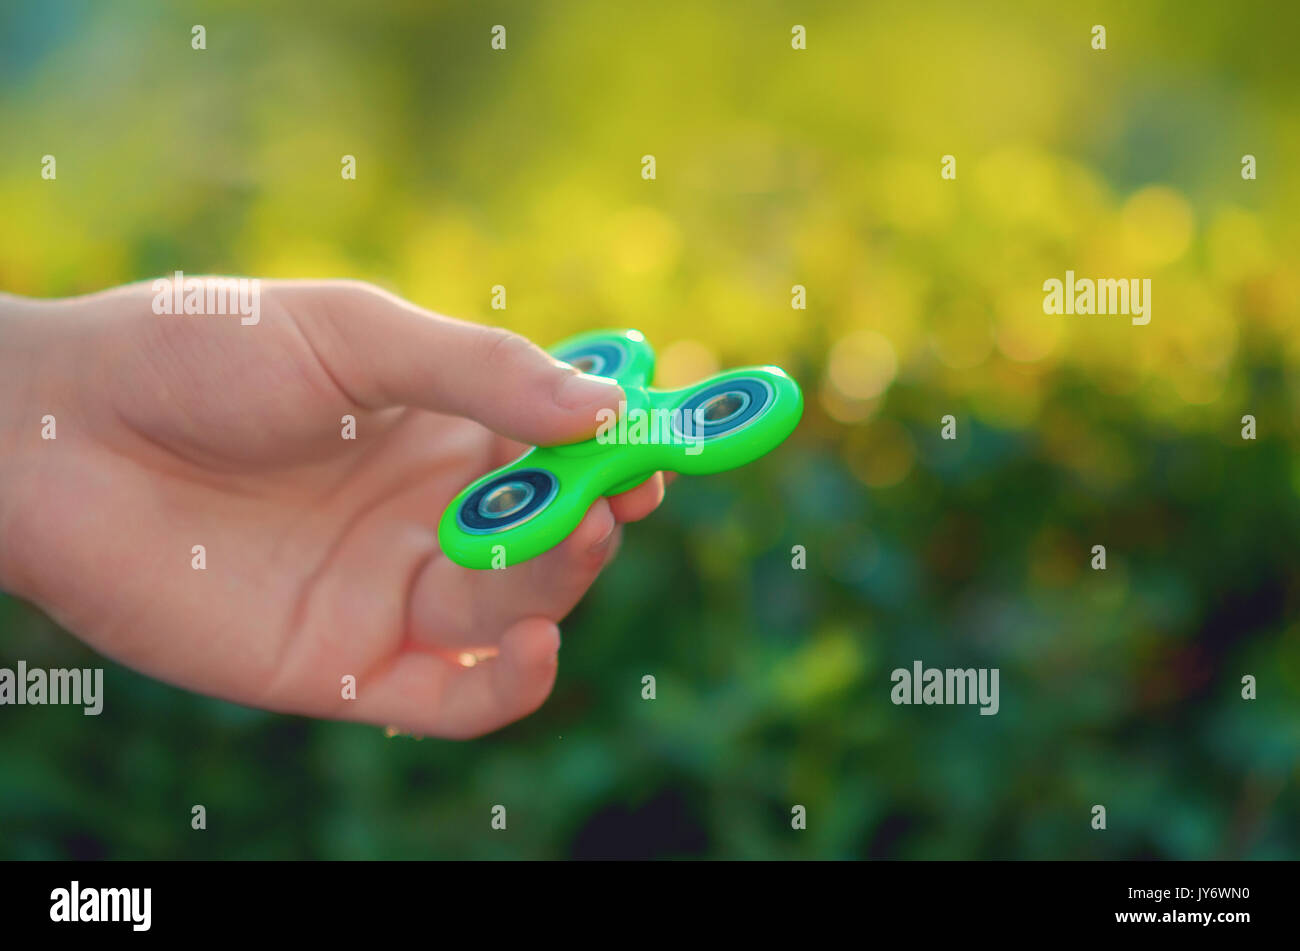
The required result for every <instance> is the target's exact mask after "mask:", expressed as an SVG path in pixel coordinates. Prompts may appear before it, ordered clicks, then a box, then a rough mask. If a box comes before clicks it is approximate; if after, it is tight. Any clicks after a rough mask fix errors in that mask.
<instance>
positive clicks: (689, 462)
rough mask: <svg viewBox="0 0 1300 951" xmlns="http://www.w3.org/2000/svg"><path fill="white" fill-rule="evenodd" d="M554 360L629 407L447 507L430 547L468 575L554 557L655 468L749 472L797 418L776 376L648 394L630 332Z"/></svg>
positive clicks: (591, 340)
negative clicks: (611, 390)
mask: <svg viewBox="0 0 1300 951" xmlns="http://www.w3.org/2000/svg"><path fill="white" fill-rule="evenodd" d="M551 354H552V355H553V356H555V357H556V358H557V359H560V360H563V361H565V362H566V363H569V364H572V365H573V366H574V367H576V368H578V369H579V370H582V371H583V372H585V373H591V374H594V375H597V376H605V377H610V378H612V379H614V380H616V381H618V383H619V385H620V386H622V387H623V391H624V393H625V394H626V395H627V402H626V405H625V406H624V407H623V408H622V410H621V412H620V413H618V414H615V413H613V412H611V413H609V414H608V416H607V417H603V418H599V419H598V420H597V422H598V424H599V428H598V429H597V432H596V436H595V438H593V439H588V440H586V441H585V442H579V443H571V444H569V445H565V446H547V447H537V448H533V449H530V450H528V452H526V453H524V454H523V455H522V456H520V457H519V458H518V459H516V460H515V461H514V462H512V463H511V464H510V465H508V466H505V467H503V468H501V469H498V470H496V471H495V472H491V473H489V474H487V475H485V476H484V477H483V478H481V479H479V480H477V481H476V482H474V483H472V484H471V485H469V486H468V487H467V488H465V490H464V491H462V492H461V493H460V494H459V495H457V496H456V498H454V499H452V501H451V504H450V505H448V506H447V510H446V511H445V512H443V514H442V521H441V523H440V524H439V526H438V541H439V543H440V544H441V545H442V550H443V551H444V552H445V553H446V554H447V557H449V558H450V559H451V560H452V561H454V562H456V563H457V564H459V565H464V566H465V567H466V568H492V567H500V566H502V565H503V564H504V565H514V564H518V563H519V562H521V561H527V560H528V559H529V558H533V557H535V556H537V555H540V554H541V553H542V552H544V551H547V550H548V549H550V548H554V547H555V546H556V545H558V544H559V543H560V542H562V541H564V539H565V538H566V537H567V536H568V535H569V533H571V532H572V531H573V530H574V529H575V528H577V527H578V523H579V522H581V521H582V518H583V516H584V515H586V514H587V510H588V509H590V508H591V506H592V503H594V502H595V501H596V500H597V499H598V498H600V497H601V496H605V495H617V494H618V493H620V492H626V491H627V490H628V489H631V488H635V487H636V486H638V485H640V484H641V483H642V482H644V481H645V480H646V479H648V478H649V477H650V476H651V475H652V474H654V473H655V472H657V471H659V470H668V471H673V472H681V473H685V474H688V475H704V474H707V473H711V472H722V471H725V470H727V469H734V468H736V467H737V466H743V465H744V464H745V463H747V462H753V461H754V460H755V459H757V458H759V457H760V456H762V455H764V454H766V453H768V452H770V451H771V450H773V449H775V448H776V447H777V446H779V445H780V444H781V443H782V442H783V441H784V440H785V438H786V437H787V436H789V435H790V433H791V432H793V431H794V428H795V426H796V425H797V424H798V422H799V418H800V416H802V415H803V394H802V393H800V391H799V386H798V384H796V383H795V382H794V380H792V379H790V377H789V376H788V375H787V374H786V373H785V371H784V370H781V369H780V368H779V367H772V366H767V367H744V368H742V369H739V370H730V371H728V372H726V373H720V374H718V375H717V376H714V377H710V378H709V379H707V380H705V381H703V382H702V383H697V384H695V385H694V386H688V387H685V388H684V389H680V390H657V389H653V388H652V387H651V386H650V381H651V378H652V377H653V375H654V359H655V358H654V350H652V349H651V347H650V344H648V343H646V339H645V337H643V336H642V335H641V334H640V333H639V332H637V331H635V330H605V331H596V332H593V333H586V334H581V335H579V336H577V337H571V338H569V339H568V340H565V341H564V342H563V343H560V344H558V345H556V346H555V347H553V348H552V349H551Z"/></svg>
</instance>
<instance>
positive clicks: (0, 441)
mask: <svg viewBox="0 0 1300 951" xmlns="http://www.w3.org/2000/svg"><path fill="white" fill-rule="evenodd" d="M61 304H62V302H60V301H42V300H33V299H30V298H23V297H14V296H12V295H8V294H3V293H0V590H7V591H14V592H16V593H21V585H20V584H19V583H18V581H17V580H16V577H15V575H16V573H17V571H18V566H20V565H21V562H22V558H23V553H22V552H21V551H20V550H18V549H19V548H21V539H22V531H21V530H19V529H18V528H17V526H18V515H19V514H20V513H21V512H22V510H23V508H24V506H25V505H27V504H28V503H27V498H28V487H29V486H32V485H34V484H36V483H37V482H38V481H39V480H38V477H37V475H36V469H37V467H38V465H40V464H42V463H43V462H44V461H45V460H44V459H43V457H44V456H46V455H47V454H48V453H45V452H42V451H41V449H42V447H43V446H45V447H48V446H50V445H52V443H50V442H49V441H48V437H50V436H53V435H54V434H55V433H56V432H57V430H56V429H55V426H56V425H57V422H55V423H54V424H53V425H51V426H48V427H47V426H45V425H44V423H43V420H44V419H45V418H46V417H54V416H55V414H56V412H57V410H56V408H55V407H54V405H53V403H50V402H49V401H48V400H47V399H46V397H45V395H44V394H45V393H46V392H48V390H47V389H46V387H45V385H44V384H43V383H42V376H43V374H44V373H45V371H46V370H48V369H50V362H51V360H53V359H54V358H55V357H56V355H57V354H56V352H55V351H54V350H53V348H51V347H50V346H49V344H48V343H47V338H48V337H50V332H49V331H50V327H49V325H48V323H47V321H48V320H49V318H50V317H51V316H52V315H53V313H54V311H55V310H57V309H58V307H59V306H60V305H61ZM43 430H44V432H45V436H46V438H43V435H42V433H43ZM27 521H28V520H24V522H27Z"/></svg>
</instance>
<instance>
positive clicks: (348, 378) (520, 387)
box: [285, 282, 624, 445]
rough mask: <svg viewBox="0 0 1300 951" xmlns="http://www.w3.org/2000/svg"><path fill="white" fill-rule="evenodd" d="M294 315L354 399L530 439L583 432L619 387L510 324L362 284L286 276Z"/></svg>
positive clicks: (552, 440) (613, 404)
mask: <svg viewBox="0 0 1300 951" xmlns="http://www.w3.org/2000/svg"><path fill="white" fill-rule="evenodd" d="M285 289H286V291H287V294H288V296H289V298H290V300H291V306H290V308H289V310H290V313H292V314H293V316H294V320H295V321H296V323H297V324H298V326H299V327H300V328H301V330H302V332H303V333H304V335H306V337H307V338H308V342H309V343H310V345H311V347H312V349H313V350H315V352H316V355H317V357H318V358H319V359H320V361H321V362H322V363H323V364H324V365H325V368H326V370H327V372H329V373H330V375H331V376H332V377H333V378H334V380H335V382H336V383H337V384H338V386H339V387H340V388H341V389H342V390H343V391H344V392H345V393H346V394H347V395H348V397H349V398H350V399H351V400H352V401H353V402H354V403H356V404H357V405H358V406H360V407H362V408H364V409H371V410H374V409H381V408H384V407H388V406H416V407H420V408H422V409H427V410H432V411H434V412H438V413H449V414H453V415H456V416H465V417H468V418H469V419H473V420H476V421H478V422H480V423H482V424H483V425H484V426H486V427H488V428H489V429H491V430H493V431H495V432H497V433H500V434H501V435H503V436H507V437H509V438H511V439H515V440H518V441H520V442H525V443H529V444H532V445H555V444H558V443H566V442H576V441H578V440H580V439H587V438H590V437H591V435H592V434H593V433H594V432H595V431H596V426H597V423H598V419H597V413H599V412H600V411H601V410H602V409H612V410H615V411H617V409H618V405H619V401H620V400H622V399H623V398H624V397H623V391H622V389H621V388H620V387H619V386H618V384H616V383H613V382H611V381H610V380H607V379H605V378H603V377H595V376H590V375H588V374H585V373H579V372H578V371H577V370H575V369H574V368H573V367H571V366H569V365H568V364H567V363H562V362H560V361H558V360H556V359H555V358H553V357H551V356H550V355H548V354H547V353H546V352H545V351H544V350H542V349H541V348H539V347H538V346H536V345H535V344H533V343H532V342H530V341H529V340H528V339H526V338H525V337H522V336H520V335H519V334H516V333H511V332H509V331H506V330H502V329H501V328H499V327H485V326H482V325H481V324H474V323H469V322H467V321H463V320H455V319H453V318H451V317H444V316H442V315H441V314H435V313H433V312H431V311H427V310H424V309H422V308H419V307H416V306H415V305H414V304H411V303H409V302H408V301H404V300H402V299H401V298H399V297H396V296H394V295H392V294H389V293H387V292H385V291H382V290H380V289H379V288H376V287H372V286H370V285H367V284H358V283H351V282H337V283H330V284H323V285H322V284H314V285H292V284H290V285H286V287H285Z"/></svg>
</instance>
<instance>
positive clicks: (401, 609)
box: [0, 282, 664, 738]
mask: <svg viewBox="0 0 1300 951" xmlns="http://www.w3.org/2000/svg"><path fill="white" fill-rule="evenodd" d="M154 297H155V293H154V290H153V289H152V288H151V286H150V285H148V284H139V285H132V286H128V287H123V288H119V289H116V290H113V291H109V292H106V293H103V294H96V295H92V296H89V297H83V298H76V299H71V300H62V301H50V302H33V301H23V300H18V299H14V298H0V354H3V356H2V357H0V361H2V362H3V366H0V389H2V392H0V396H3V399H0V450H3V453H2V455H0V458H3V462H0V585H3V586H4V587H6V588H7V589H8V590H11V591H13V592H15V593H17V594H20V595H22V596H24V597H27V598H29V599H31V600H32V601H34V602H35V603H36V604H38V605H40V606H41V607H42V608H44V609H45V610H46V611H47V612H48V613H49V614H50V615H51V616H52V617H54V618H55V620H57V621H58V622H59V623H60V624H62V625H63V626H64V627H66V628H67V629H68V630H70V631H72V632H74V633H76V634H77V635H78V636H79V637H81V638H83V639H84V640H85V641H86V642H87V643H89V644H91V645H92V646H94V647H95V648H96V649H98V650H100V651H102V652H103V653H105V654H107V655H109V656H111V657H113V658H115V659H117V660H118V661H120V662H122V663H124V664H127V665H128V666H131V667H133V668H136V669H137V670H140V671H143V672H145V673H147V674H150V675H152V676H154V677H158V678H160V679H163V680H166V681H169V682H171V683H174V684H177V685H179V686H182V687H185V688H188V689H191V690H195V691H199V692H202V693H206V694H211V695H213V696H217V697H222V698H225V699H228V700H233V701H236V702H239V703H244V704H248V705H252V706H258V707H265V708H267V709H271V710H279V711H285V712H294V713H302V714H307V715H311V716H318V717H329V718H340V719H349V720H361V721H365V722H370V723H375V724H381V725H394V726H396V727H398V728H399V729H402V730H404V731H407V732H413V733H418V734H421V735H438V736H444V737H461V738H463V737H470V736H476V735H479V734H482V733H484V732H487V731H489V730H493V729H496V728H498V727H500V726H502V725H504V724H506V723H509V722H511V721H513V720H516V719H518V718H519V717H522V716H525V715H527V714H528V713H531V712H532V711H533V710H535V709H536V708H537V707H538V706H539V705H540V704H541V703H542V702H543V700H545V698H546V697H547V695H548V694H549V693H550V690H551V687H552V685H553V683H554V680H555V672H556V658H557V650H558V648H559V645H560V636H559V631H558V629H557V627H556V624H557V622H558V621H559V620H560V619H561V618H563V617H564V616H565V615H566V614H567V613H568V612H569V611H570V610H571V609H572V608H573V606H574V605H575V604H576V603H577V602H578V600H579V599H580V598H581V597H582V595H583V593H584V592H585V591H586V590H587V588H588V587H590V586H591V584H592V582H593V581H594V580H595V578H596V576H597V574H598V573H599V572H600V570H601V568H602V567H603V566H604V565H605V564H606V562H608V560H609V559H610V557H612V555H613V553H614V551H615V549H616V548H617V545H618V539H619V529H618V523H620V522H627V521H633V520H636V519H639V518H643V517H645V516H646V515H648V514H649V513H650V512H651V511H653V510H654V509H655V508H656V506H658V504H659V503H660V501H661V500H662V499H663V492H664V480H663V478H662V476H661V475H659V474H656V475H655V476H654V477H653V478H651V479H650V480H649V481H647V482H646V483H643V484H642V485H641V486H639V487H637V488H635V489H633V490H631V491H629V492H626V493H624V494H623V495H620V496H617V497H615V498H611V499H608V500H606V499H601V500H599V501H598V502H597V503H596V504H595V505H593V506H592V508H591V510H590V511H589V512H588V513H587V516H586V518H585V519H584V520H583V522H582V524H581V525H580V526H579V527H578V528H577V529H576V530H575V531H574V533H573V534H572V536H571V537H570V538H568V539H567V540H566V541H565V542H564V544H562V545H561V546H559V547H557V548H556V549H553V550H552V551H550V552H548V553H546V554H544V555H542V556H540V557H538V558H535V559H533V560H532V561H529V562H525V563H523V564H519V565H514V566H510V567H509V568H507V570H505V571H472V570H469V569H465V568H461V567H459V566H458V565H456V564H454V563H452V562H450V561H448V560H447V559H446V558H444V557H443V556H442V554H441V552H440V551H439V549H438V543H437V534H436V531H437V524H438V519H439V517H440V516H441V514H442V511H443V509H444V508H445V507H446V505H447V503H448V502H449V501H450V500H451V498H452V497H453V496H454V495H455V494H456V493H457V492H458V491H459V490H460V489H462V488H463V487H464V486H465V485H466V484H468V483H469V482H470V481H471V480H473V479H474V478H477V477H478V476H480V475H482V474H483V473H485V472H488V471H490V470H492V469H494V468H496V467H498V466H500V465H503V464H504V463H506V462H509V461H510V460H512V459H513V458H515V457H517V456H518V455H519V453H520V452H522V451H523V449H524V447H525V446H526V445H534V444H554V443H560V442H571V441H575V440H578V439H583V438H588V437H590V436H591V435H592V434H593V433H594V432H595V429H596V422H597V415H596V414H597V413H598V412H599V411H600V410H601V409H603V408H617V405H618V402H619V400H620V399H621V398H622V392H621V390H620V389H619V388H618V387H617V386H615V385H614V384H612V383H609V382H608V381H601V380H599V379H597V378H593V377H588V376H584V375H581V374H579V373H577V371H575V370H573V369H572V368H570V367H567V366H566V365H564V364H559V363H557V362H556V361H554V360H552V359H551V358H550V357H548V356H547V355H546V354H545V353H543V352H542V351H541V350H539V349H538V348H537V347H535V346H533V345H532V344H531V343H529V342H528V341H526V340H525V339H523V338H521V337H519V336H517V335H512V334H508V333H506V332H504V331H501V330H497V329H491V328H487V327H482V326H478V325H475V324H470V323H464V322H461V321H457V320H452V319H449V318H446V317H442V316H439V315H436V314H432V313H429V312H427V311H423V310H420V309H419V308H416V307H415V306H413V305H411V304H409V303H406V302H404V301H402V300H399V299H398V298H395V297H393V296H391V295H389V294H386V293H384V292H382V291H380V290H378V289H376V288H373V287H370V286H368V285H363V284H356V283H349V282H331V283H317V282H263V283H262V285H261V298H260V300H261V305H260V320H259V321H258V322H257V323H256V324H252V325H245V324H244V323H241V321H240V319H239V318H238V317H237V316H235V317H218V316H158V315H156V314H155V313H154V312H153V309H152V306H151V304H152V302H153V300H154ZM6 380H7V381H8V382H4V381H6ZM346 414H351V415H353V416H355V418H356V438H355V440H351V439H344V438H342V432H343V428H344V426H343V422H342V417H343V416H344V415H346ZM47 415H49V416H53V417H54V418H55V419H54V426H55V430H54V432H55V435H56V438H55V439H43V438H42V435H41V433H42V418H43V417H45V416H47ZM197 545H202V546H203V556H204V559H205V562H206V567H205V568H204V569H203V570H197V569H196V568H194V567H193V566H192V563H193V562H194V560H195V559H196V557H197V556H196V555H194V554H193V549H194V546H197ZM347 675H351V676H353V677H355V678H356V699H355V700H347V699H344V698H343V696H342V693H343V691H342V683H343V678H344V677H345V676H347ZM108 702H110V703H111V697H110V698H109V701H108Z"/></svg>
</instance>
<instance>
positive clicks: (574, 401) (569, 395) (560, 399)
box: [555, 373, 623, 409]
mask: <svg viewBox="0 0 1300 951" xmlns="http://www.w3.org/2000/svg"><path fill="white" fill-rule="evenodd" d="M622 398H623V391H622V389H621V388H620V387H619V385H618V384H617V383H615V382H614V381H613V380H610V379H607V378H605V377H603V376H592V375H591V374H590V373H575V374H573V375H572V376H569V377H567V378H565V381H564V382H563V383H561V384H560V389H559V391H558V392H557V393H556V394H555V402H556V403H558V404H559V405H560V406H561V407H563V408H564V409H582V408H583V407H584V406H592V405H594V404H596V403H607V404H610V405H616V404H617V403H618V401H619V400H621V399H622Z"/></svg>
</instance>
